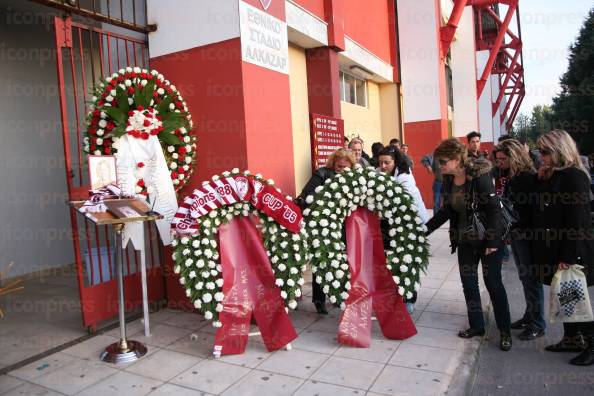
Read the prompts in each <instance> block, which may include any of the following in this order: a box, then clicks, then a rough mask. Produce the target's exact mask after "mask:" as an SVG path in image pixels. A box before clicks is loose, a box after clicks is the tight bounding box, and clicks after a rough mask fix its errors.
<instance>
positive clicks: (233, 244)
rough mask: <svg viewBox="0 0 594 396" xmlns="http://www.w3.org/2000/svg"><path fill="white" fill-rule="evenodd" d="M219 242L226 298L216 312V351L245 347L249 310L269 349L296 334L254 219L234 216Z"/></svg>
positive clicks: (222, 229) (225, 352)
mask: <svg viewBox="0 0 594 396" xmlns="http://www.w3.org/2000/svg"><path fill="white" fill-rule="evenodd" d="M219 246H220V253H221V265H222V266H223V280H224V284H223V292H224V293H225V299H224V300H223V306H224V309H223V312H221V313H220V314H219V320H220V321H221V323H222V327H220V328H219V329H218V330H217V333H216V336H215V346H214V352H215V354H221V355H231V354H240V353H243V352H244V351H245V348H246V345H247V342H248V335H249V331H250V320H251V316H252V314H253V315H254V317H255V319H256V322H257V324H258V327H259V328H260V333H261V334H262V338H263V339H264V344H265V345H266V348H267V349H268V350H269V351H274V350H277V349H280V348H282V347H284V346H285V345H287V344H288V343H290V342H291V341H293V340H294V339H295V338H297V333H296V332H295V329H294V328H293V325H292V323H291V320H290V319H289V315H288V314H287V313H286V312H285V305H284V303H283V300H282V298H281V296H280V292H279V289H278V287H277V286H276V285H275V277H274V274H273V272H272V268H271V266H270V262H269V259H268V256H267V255H266V251H265V250H264V247H263V245H262V239H261V237H260V235H259V233H258V231H257V230H256V227H255V225H254V223H253V222H252V221H251V220H250V219H248V218H246V217H236V218H234V219H233V220H231V222H230V223H229V224H225V225H223V226H221V227H220V229H219Z"/></svg>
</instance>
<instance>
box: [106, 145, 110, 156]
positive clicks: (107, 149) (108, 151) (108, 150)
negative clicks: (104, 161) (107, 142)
mask: <svg viewBox="0 0 594 396" xmlns="http://www.w3.org/2000/svg"><path fill="white" fill-rule="evenodd" d="M105 154H108V155H109V154H111V149H110V148H109V147H105Z"/></svg>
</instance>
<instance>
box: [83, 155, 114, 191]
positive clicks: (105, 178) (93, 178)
mask: <svg viewBox="0 0 594 396" xmlns="http://www.w3.org/2000/svg"><path fill="white" fill-rule="evenodd" d="M89 180H90V182H91V190H97V189H99V188H101V187H105V186H107V185H108V184H114V185H116V184H117V181H118V179H117V172H116V158H115V157H114V156H113V155H89Z"/></svg>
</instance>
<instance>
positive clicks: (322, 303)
mask: <svg viewBox="0 0 594 396" xmlns="http://www.w3.org/2000/svg"><path fill="white" fill-rule="evenodd" d="M356 163H357V162H356V161H355V156H354V155H353V153H352V152H351V151H350V150H348V149H344V148H341V149H338V150H336V151H335V152H334V153H332V154H331V155H330V157H328V161H327V162H326V165H325V166H323V167H321V168H319V169H318V170H316V171H315V172H314V174H313V175H312V176H311V179H309V181H308V182H307V184H306V185H305V187H303V190H302V191H301V194H299V196H298V197H297V198H296V199H295V203H296V204H297V205H299V207H300V208H301V210H303V209H305V208H306V207H307V203H306V199H307V197H308V196H309V195H314V194H315V191H316V188H317V187H318V186H322V185H324V182H325V181H326V180H327V179H331V178H333V177H334V175H336V174H337V173H341V172H342V171H344V170H345V169H347V168H352V167H353V166H355V164H356ZM311 284H312V289H313V297H312V302H313V303H314V305H315V306H316V311H318V313H320V314H327V313H328V310H327V309H326V295H325V294H324V292H323V291H322V288H321V287H320V285H319V284H318V283H317V282H316V280H315V279H312V282H311Z"/></svg>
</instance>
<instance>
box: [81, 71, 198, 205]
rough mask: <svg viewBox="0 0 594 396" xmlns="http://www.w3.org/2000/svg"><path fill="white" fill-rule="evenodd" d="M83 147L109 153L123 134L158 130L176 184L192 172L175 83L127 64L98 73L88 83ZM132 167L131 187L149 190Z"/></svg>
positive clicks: (187, 124)
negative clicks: (90, 90) (100, 75)
mask: <svg viewBox="0 0 594 396" xmlns="http://www.w3.org/2000/svg"><path fill="white" fill-rule="evenodd" d="M89 108H90V111H89V113H88V115H87V128H86V131H85V133H84V138H83V149H84V151H85V152H86V153H89V154H94V155H113V154H116V153H117V151H118V140H119V139H120V138H121V137H122V136H124V135H126V134H127V135H128V136H130V137H133V138H137V139H143V140H148V139H149V137H151V136H157V137H158V139H159V142H160V144H161V148H162V150H163V154H164V156H165V160H166V162H167V165H168V169H169V171H170V176H171V179H172V181H173V185H174V187H175V189H176V190H179V189H180V188H182V187H183V186H184V185H185V184H186V182H187V181H188V179H189V177H190V175H191V174H192V164H193V162H194V160H195V156H196V137H195V136H193V135H191V134H190V132H191V130H192V128H193V123H192V117H191V116H190V113H189V112H188V106H187V105H186V102H185V101H184V99H183V98H182V96H181V94H180V93H179V91H178V90H177V88H176V87H175V86H174V85H172V84H171V83H170V82H169V81H168V80H166V79H165V78H164V77H163V75H162V74H160V73H159V72H158V71H156V70H151V71H150V72H149V71H148V70H146V69H141V68H139V67H127V68H125V69H120V70H119V71H118V72H117V73H113V74H112V75H111V76H109V77H107V78H105V79H101V80H100V81H99V82H98V83H97V84H96V85H95V86H94V88H93V96H92V98H91V103H90V105H89ZM146 165H147V164H144V163H143V162H139V163H137V164H136V169H134V175H135V178H136V193H138V194H143V195H145V196H146V195H148V193H149V192H148V191H147V185H146V184H147V183H145V180H144V179H143V174H144V169H143V168H144V167H145V166H146Z"/></svg>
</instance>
